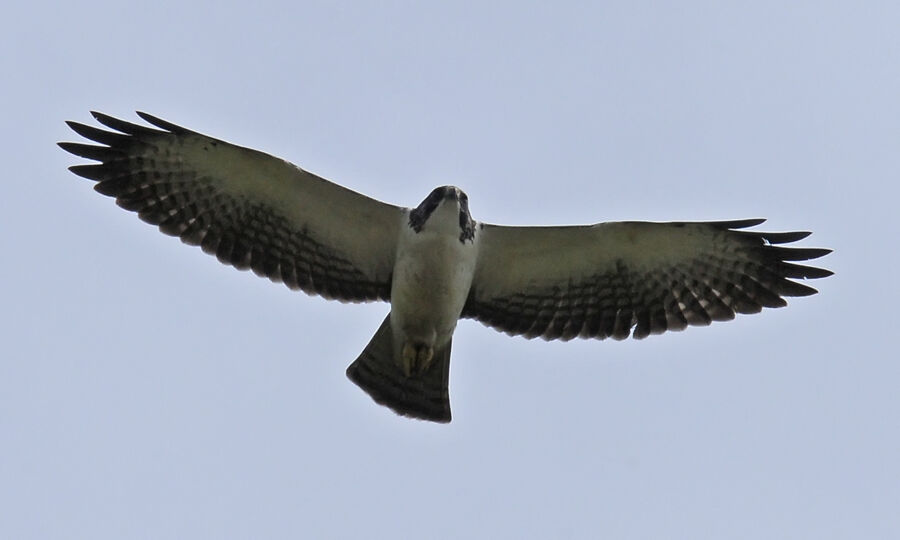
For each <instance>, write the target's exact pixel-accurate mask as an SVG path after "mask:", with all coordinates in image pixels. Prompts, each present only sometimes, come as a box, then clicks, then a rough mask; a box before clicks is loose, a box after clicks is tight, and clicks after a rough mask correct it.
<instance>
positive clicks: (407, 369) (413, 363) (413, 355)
mask: <svg viewBox="0 0 900 540" xmlns="http://www.w3.org/2000/svg"><path fill="white" fill-rule="evenodd" d="M402 356H403V365H402V368H403V374H404V375H406V376H407V377H409V376H411V375H412V374H413V373H414V372H415V373H424V372H425V371H427V370H428V368H429V367H430V366H431V361H432V360H433V359H434V348H432V347H429V346H428V345H426V344H424V343H411V342H409V341H407V342H406V343H404V344H403V351H402Z"/></svg>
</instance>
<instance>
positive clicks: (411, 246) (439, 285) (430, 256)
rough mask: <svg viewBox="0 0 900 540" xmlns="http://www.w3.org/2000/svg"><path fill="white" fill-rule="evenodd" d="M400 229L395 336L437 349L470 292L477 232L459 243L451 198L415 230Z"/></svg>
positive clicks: (394, 289)
mask: <svg viewBox="0 0 900 540" xmlns="http://www.w3.org/2000/svg"><path fill="white" fill-rule="evenodd" d="M401 229H402V230H401V232H400V239H399V242H398V246H397V260H396V262H395V264H394V275H393V282H392V284H391V326H392V327H393V329H394V336H395V338H397V337H399V338H401V339H402V340H403V342H405V341H406V340H414V341H420V342H422V343H426V344H430V345H432V346H434V347H440V346H441V345H444V344H445V343H447V342H448V341H449V340H450V338H451V337H452V335H453V330H454V329H455V328H456V322H457V321H458V320H459V315H460V313H461V312H462V308H463V305H464V304H465V302H466V297H467V296H468V294H469V287H470V286H471V284H472V276H473V274H474V272H475V261H476V257H477V253H478V235H477V234H476V236H475V238H474V240H472V241H468V240H467V241H465V242H460V239H459V238H460V228H459V210H458V207H456V204H455V202H452V203H445V204H441V206H439V207H438V208H437V209H435V211H434V212H433V213H432V215H431V216H430V217H429V219H428V221H427V222H426V224H425V226H424V227H422V230H421V231H419V232H418V233H417V232H416V231H415V230H413V229H412V228H410V227H407V226H404V227H402V228H401ZM395 341H396V340H395Z"/></svg>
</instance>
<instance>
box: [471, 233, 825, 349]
mask: <svg viewBox="0 0 900 540" xmlns="http://www.w3.org/2000/svg"><path fill="white" fill-rule="evenodd" d="M763 221H764V220H762V219H753V220H744V221H723V222H708V223H646V222H621V223H600V224H597V225H591V226H579V227H503V226H497V225H484V226H483V228H482V229H481V230H480V231H479V234H480V239H479V242H480V246H479V255H478V263H477V267H476V270H475V278H474V280H473V283H472V289H471V291H470V293H469V297H468V300H467V302H466V305H465V308H464V309H463V313H462V316H463V317H468V318H474V319H478V320H479V321H481V322H482V323H484V324H486V325H488V326H492V327H494V328H497V329H498V330H502V331H504V332H506V333H508V334H512V335H524V336H526V337H528V338H533V337H538V336H540V337H542V338H544V339H563V340H569V339H572V338H574V337H583V338H600V339H604V338H607V337H612V338H614V339H625V338H627V337H628V336H629V335H630V334H631V333H632V328H633V329H634V332H633V335H634V337H635V338H638V339H640V338H643V337H646V336H647V335H649V334H659V333H662V332H665V331H666V330H682V329H684V328H685V327H687V326H688V325H693V326H704V325H708V324H710V322H711V321H719V320H729V319H733V318H734V314H735V313H736V312H737V313H757V312H759V311H760V310H761V309H762V308H763V307H780V306H784V305H786V302H785V301H784V298H783V297H785V296H807V295H810V294H814V293H815V292H816V290H815V289H813V288H811V287H808V286H806V285H803V284H801V283H797V282H796V281H792V279H797V278H821V277H826V276H829V275H831V272H830V271H828V270H823V269H820V268H813V267H810V266H802V265H799V264H794V263H791V262H788V261H805V260H809V259H815V258H818V257H821V256H823V255H825V254H827V253H829V252H830V250H827V249H814V248H787V247H781V246H778V245H776V244H786V243H790V242H794V241H797V240H800V239H802V238H805V237H807V236H808V235H809V234H810V233H808V232H786V233H765V232H752V231H742V230H737V229H744V228H746V227H752V226H754V225H758V224H760V223H762V222H763Z"/></svg>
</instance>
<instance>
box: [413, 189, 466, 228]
mask: <svg viewBox="0 0 900 540" xmlns="http://www.w3.org/2000/svg"><path fill="white" fill-rule="evenodd" d="M409 226H410V227H411V228H412V229H413V230H414V231H416V232H417V233H418V232H421V231H422V229H423V228H425V227H428V228H431V227H434V228H435V229H445V228H454V227H458V228H459V241H460V242H465V241H466V240H469V241H471V240H472V239H473V238H474V237H475V221H474V220H473V219H472V216H471V214H469V197H468V196H466V194H465V192H464V191H463V190H461V189H459V188H458V187H456V186H441V187H437V188H434V189H433V190H432V191H431V193H429V194H428V196H427V197H425V200H424V201H422V202H421V203H419V206H417V207H415V208H414V209H413V210H411V211H410V212H409Z"/></svg>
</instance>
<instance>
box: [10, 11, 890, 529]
mask: <svg viewBox="0 0 900 540" xmlns="http://www.w3.org/2000/svg"><path fill="white" fill-rule="evenodd" d="M740 4H742V5H740ZM0 25H2V26H3V28H2V32H0V46H2V51H3V53H2V55H0V70H2V73H3V74H4V77H3V79H4V83H3V84H2V86H0V95H2V97H3V99H2V100H0V112H2V118H3V127H4V129H3V132H2V135H0V138H2V148H3V150H2V152H3V158H4V163H5V167H4V172H3V185H4V186H5V187H6V190H7V191H6V192H5V193H4V195H3V197H2V198H0V246H2V247H3V252H4V253H5V254H6V257H5V264H3V265H0V303H2V306H3V309H2V310H0V323H2V324H0V537H2V538H17V539H21V540H25V539H50V538H72V539H81V538H84V539H93V540H103V539H125V538H152V539H169V538H193V539H198V538H216V539H230V538H604V537H605V538H618V539H632V538H633V539H640V538H675V539H680V538H684V539H688V538H689V539H703V538H732V539H742V538H748V539H751V538H754V539H756V538H768V539H779V538H818V539H837V538H872V539H876V538H898V537H900V513H898V508H900V459H898V456H900V397H898V390H897V384H898V381H900V361H898V355H897V353H896V335H895V332H896V328H897V322H898V313H897V309H896V307H895V306H896V305H897V301H898V300H900V287H898V280H897V279H896V277H897V273H898V268H900V256H898V254H897V250H896V249H893V248H895V247H896V245H897V235H898V233H900V227H898V224H897V210H896V209H897V201H898V195H900V192H898V188H897V183H898V178H900V152H898V149H900V99H898V96H900V38H898V33H897V28H898V27H900V7H898V4H897V3H895V2H867V1H863V2H854V3H850V2H827V1H826V2H789V3H784V2H766V1H763V2H753V3H736V2H678V3H668V2H659V3H655V2H593V3H588V2H584V3H570V2H554V3H552V5H551V3H529V2H499V1H498V2H489V3H477V2H453V3H438V2H411V1H386V2H377V3H376V2H371V3H369V2H307V1H300V2H290V3H287V2H285V3H278V2H261V3H253V4H252V5H251V4H248V3H246V2H240V3H238V2H230V1H227V0H226V1H223V2H216V3H206V2H194V3H170V2H166V1H161V2H150V3H147V2H141V3H132V2H99V1H93V0H86V1H84V2H76V3H49V2H31V3H24V2H22V3H16V5H13V6H10V7H8V8H7V9H6V11H5V13H4V17H3V22H0ZM92 109H93V110H100V111H103V112H106V113H109V114H113V115H117V116H120V117H123V118H126V119H130V120H137V117H136V116H134V114H133V111H135V110H143V111H146V112H149V113H151V114H154V115H157V116H160V117H162V118H165V119H167V120H170V121H173V122H175V123H178V124H181V125H184V126H186V127H188V128H191V129H194V130H197V131H201V132H203V133H207V134H210V135H213V136H215V137H218V138H222V139H225V140H227V141H230V142H234V143H237V144H241V145H245V146H250V147H253V148H257V149H260V150H263V151H266V152H269V153H271V154H274V155H277V156H279V157H283V158H285V159H288V160H290V161H291V162H293V163H296V164H298V165H300V166H302V167H303V168H305V169H307V170H309V171H312V172H314V173H317V174H319V175H321V176H323V177H325V178H328V179H331V180H333V181H336V182H339V183H341V184H343V185H345V186H348V187H350V188H352V189H354V190H357V191H360V192H362V193H366V194H368V195H370V196H372V197H375V198H377V199H380V200H384V201H389V202H392V203H395V204H400V205H404V206H415V205H416V204H418V203H419V201H421V200H422V199H423V198H424V197H425V196H426V195H427V194H428V193H429V192H430V191H431V189H432V188H434V187H435V186H438V185H443V184H455V185H458V186H460V187H461V188H462V189H464V190H465V191H466V192H467V193H468V195H469V200H470V209H471V211H472V214H473V217H474V218H475V219H477V220H482V221H488V222H493V223H504V224H519V225H543V224H581V223H594V222H600V221H615V220H654V221H669V220H715V219H738V218H753V217H765V218H768V221H767V222H766V223H765V224H764V225H763V226H761V227H760V230H774V231H791V230H810V231H813V235H812V236H811V237H809V238H808V239H806V240H804V241H803V242H802V245H803V246H807V247H827V248H831V249H833V250H834V253H832V254H831V255H829V256H827V257H825V258H824V259H820V261H819V262H820V265H821V266H824V267H827V268H829V269H831V270H833V271H834V272H835V275H834V276H832V277H830V278H828V279H824V280H817V281H816V282H815V283H814V284H813V285H814V286H815V287H817V288H818V289H819V291H820V294H818V295H815V296H812V297H807V298H796V299H791V300H790V301H789V304H790V305H789V306H788V307H787V308H783V309H777V310H766V311H765V312H764V313H762V314H759V315H752V316H739V317H738V318H737V320H735V321H732V322H727V323H716V324H713V325H712V326H711V327H709V328H690V329H688V330H686V331H684V332H681V333H667V334H664V335H662V336H654V337H651V338H648V339H646V340H643V341H636V340H627V341H623V342H614V341H580V340H576V341H573V342H569V343H557V342H543V341H540V340H535V341H528V340H525V339H523V338H511V337H508V336H506V335H504V334H501V333H498V332H496V331H494V330H491V329H489V328H487V327H484V326H482V325H481V324H479V323H477V322H475V321H469V320H465V321H462V322H460V324H459V326H458V327H457V330H456V334H455V338H454V342H453V362H452V369H451V401H452V405H453V422H452V423H451V424H449V425H434V424H430V423H425V422H418V421H412V420H409V419H404V418H400V417H397V416H394V415H393V414H392V413H391V412H390V411H389V410H387V409H385V408H383V407H379V406H377V405H375V404H374V403H373V402H372V401H371V400H370V399H369V397H368V396H367V395H365V394H364V393H363V392H361V391H360V390H359V389H358V388H357V387H356V386H354V385H353V384H352V383H350V382H349V381H348V380H347V379H346V377H345V375H344V370H345V368H346V366H347V365H348V364H349V363H350V362H352V361H353V360H354V359H355V358H356V356H357V355H358V354H359V352H360V351H361V350H362V349H363V347H364V346H365V345H366V343H368V340H369V338H370V337H371V335H372V334H373V333H374V331H375V330H376V329H377V327H378V325H379V324H380V322H381V320H382V319H383V318H384V316H385V314H386V313H387V312H388V309H389V306H388V305H387V304H381V303H377V304H376V303H373V304H361V305H350V304H340V303H337V302H328V301H325V300H323V299H321V298H317V297H309V296H306V295H305V294H303V293H299V292H292V291H289V290H288V289H287V288H285V287H283V286H281V285H275V284H272V283H270V282H269V281H267V280H264V279H260V278H257V277H255V276H254V275H252V274H251V273H246V272H238V271H236V270H234V269H232V268H230V267H226V266H223V265H221V264H219V263H218V262H217V261H216V260H215V259H214V258H212V257H209V256H206V255H204V254H203V253H202V252H201V251H200V250H199V249H196V248H192V247H188V246H185V245H183V244H181V243H180V242H179V241H178V240H177V239H173V238H171V237H167V236H165V235H162V234H159V233H158V232H156V231H154V230H153V228H152V227H150V226H148V225H146V224H144V223H142V222H141V221H139V220H138V219H136V218H135V217H134V216H133V215H131V214H129V213H127V212H124V211H122V210H121V209H119V208H118V207H116V205H115V204H113V202H112V201H111V200H110V199H108V198H105V197H102V196H100V195H99V194H97V193H95V192H93V191H92V189H91V187H92V186H91V183H90V182H89V181H86V180H83V179H81V178H78V177H76V176H75V175H73V174H71V173H70V172H68V171H67V170H66V167H68V166H70V165H73V164H76V163H81V162H82V161H81V160H79V159H77V158H74V157H73V156H71V155H68V154H66V153H65V152H63V151H62V150H60V149H59V148H57V147H56V146H55V143H56V142H57V141H63V140H69V141H76V140H78V139H79V138H78V137H77V136H76V135H75V134H74V133H72V132H70V131H69V130H68V128H67V127H66V126H65V124H64V121H65V120H76V121H80V122H88V123H90V122H91V118H90V115H89V113H88V111H89V110H92Z"/></svg>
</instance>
